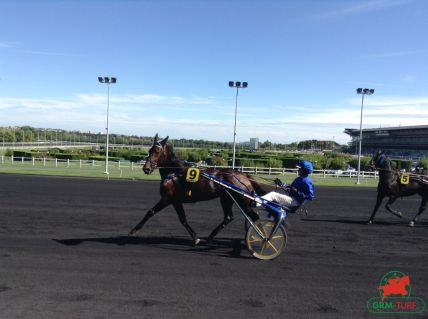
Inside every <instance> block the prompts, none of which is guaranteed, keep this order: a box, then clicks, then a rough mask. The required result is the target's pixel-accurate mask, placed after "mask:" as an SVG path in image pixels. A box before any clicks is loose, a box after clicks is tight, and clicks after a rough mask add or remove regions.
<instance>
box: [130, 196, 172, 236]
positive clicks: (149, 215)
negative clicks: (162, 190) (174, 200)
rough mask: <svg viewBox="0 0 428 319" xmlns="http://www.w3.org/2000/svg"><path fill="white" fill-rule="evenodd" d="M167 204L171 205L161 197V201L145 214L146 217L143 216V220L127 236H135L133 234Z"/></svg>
mask: <svg viewBox="0 0 428 319" xmlns="http://www.w3.org/2000/svg"><path fill="white" fill-rule="evenodd" d="M169 204H171V202H170V201H169V200H168V199H167V198H166V197H162V198H161V200H160V201H159V202H158V203H157V204H156V205H155V206H153V208H152V209H150V210H149V211H148V212H147V213H146V216H144V218H143V219H142V220H141V221H140V222H139V223H138V224H137V225H136V226H135V227H134V228H132V230H131V231H130V232H129V235H130V236H132V235H135V233H137V231H139V230H140V229H141V228H142V227H143V226H144V224H145V223H146V222H147V221H148V220H149V219H150V218H152V217H153V216H154V215H155V214H156V213H157V212H159V211H161V210H162V209H164V208H165V207H166V206H168V205H169Z"/></svg>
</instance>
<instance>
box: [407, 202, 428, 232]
mask: <svg viewBox="0 0 428 319" xmlns="http://www.w3.org/2000/svg"><path fill="white" fill-rule="evenodd" d="M427 200H428V197H422V202H421V206H419V210H418V213H417V214H416V216H415V217H413V219H412V221H411V222H410V223H409V226H411V227H413V226H415V222H416V220H417V218H418V216H419V215H420V214H422V213H423V211H424V210H425V208H426V207H427Z"/></svg>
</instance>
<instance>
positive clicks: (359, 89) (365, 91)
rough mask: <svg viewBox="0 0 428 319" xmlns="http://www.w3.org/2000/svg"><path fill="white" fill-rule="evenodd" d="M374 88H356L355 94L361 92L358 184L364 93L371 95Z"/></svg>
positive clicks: (359, 164) (359, 162)
mask: <svg viewBox="0 0 428 319" xmlns="http://www.w3.org/2000/svg"><path fill="white" fill-rule="evenodd" d="M374 91H375V90H374V89H363V88H358V89H357V94H361V115H360V138H359V143H358V171H357V184H358V185H359V184H360V172H361V142H362V140H363V108H364V95H366V94H367V95H372V94H373V93H374Z"/></svg>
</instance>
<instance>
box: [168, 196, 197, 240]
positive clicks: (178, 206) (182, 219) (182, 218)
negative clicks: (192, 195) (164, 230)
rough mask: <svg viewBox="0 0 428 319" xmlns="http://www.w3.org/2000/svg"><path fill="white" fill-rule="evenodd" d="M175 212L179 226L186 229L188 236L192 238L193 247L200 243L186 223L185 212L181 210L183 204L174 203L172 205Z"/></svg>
mask: <svg viewBox="0 0 428 319" xmlns="http://www.w3.org/2000/svg"><path fill="white" fill-rule="evenodd" d="M173 205H174V208H175V211H176V212H177V214H178V218H179V219H180V222H181V224H182V225H183V226H184V228H186V230H187V231H188V232H189V234H190V236H192V239H193V245H194V246H196V245H197V244H199V242H200V241H201V240H200V239H199V238H198V237H196V233H195V231H194V230H193V229H192V227H190V225H189V224H188V223H187V218H186V212H185V211H184V208H183V203H181V202H174V203H173Z"/></svg>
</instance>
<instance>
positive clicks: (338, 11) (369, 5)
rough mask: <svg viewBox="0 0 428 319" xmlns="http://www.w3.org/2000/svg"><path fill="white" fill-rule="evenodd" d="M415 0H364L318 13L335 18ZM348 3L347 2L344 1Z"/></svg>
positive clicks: (323, 16)
mask: <svg viewBox="0 0 428 319" xmlns="http://www.w3.org/2000/svg"><path fill="white" fill-rule="evenodd" d="M412 1H413V0H375V1H364V2H357V3H356V4H355V2H354V4H352V5H344V6H341V7H338V8H335V9H332V10H330V11H325V12H321V13H319V14H317V15H316V17H318V18H334V17H343V16H349V15H355V14H363V13H366V12H373V11H379V10H384V9H388V8H391V7H396V6H402V5H406V4H408V3H410V2H412ZM342 3H346V2H342Z"/></svg>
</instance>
